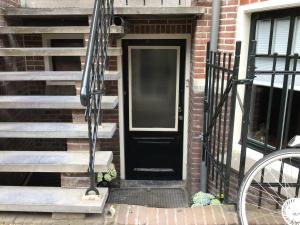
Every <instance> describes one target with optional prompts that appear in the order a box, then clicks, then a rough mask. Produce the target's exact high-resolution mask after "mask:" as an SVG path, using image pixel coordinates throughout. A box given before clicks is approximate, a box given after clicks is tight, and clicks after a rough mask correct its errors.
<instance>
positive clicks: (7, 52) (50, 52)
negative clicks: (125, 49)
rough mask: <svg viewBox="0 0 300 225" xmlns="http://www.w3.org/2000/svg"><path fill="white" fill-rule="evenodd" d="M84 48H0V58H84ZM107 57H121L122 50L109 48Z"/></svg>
mask: <svg viewBox="0 0 300 225" xmlns="http://www.w3.org/2000/svg"><path fill="white" fill-rule="evenodd" d="M86 50H87V49H86V47H49V48H48V47H40V48H39V47H37V48H0V56H85V55H86ZM107 54H108V56H121V55H122V49H121V48H118V47H109V48H108V50H107Z"/></svg>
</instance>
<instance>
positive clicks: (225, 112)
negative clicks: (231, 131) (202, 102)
mask: <svg viewBox="0 0 300 225" xmlns="http://www.w3.org/2000/svg"><path fill="white" fill-rule="evenodd" d="M231 59H232V54H231V53H229V55H228V63H227V77H226V80H227V84H226V86H228V84H229V82H228V77H229V76H230V75H229V72H228V71H229V70H230V69H231ZM225 68H226V67H225ZM224 80H225V76H224ZM227 113H228V96H227V98H226V101H225V106H224V117H223V119H224V121H223V137H222V153H221V165H222V167H221V175H222V176H223V173H224V160H225V147H226V145H225V143H226V131H227ZM222 186H223V181H222V183H221V184H220V194H221V193H222V189H223V187H222Z"/></svg>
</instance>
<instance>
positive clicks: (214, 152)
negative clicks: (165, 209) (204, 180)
mask: <svg viewBox="0 0 300 225" xmlns="http://www.w3.org/2000/svg"><path fill="white" fill-rule="evenodd" d="M216 57H217V69H216V73H217V77H216V81H217V85H216V97H215V113H217V112H216V109H217V107H218V100H219V83H220V66H221V64H220V61H221V53H220V52H218V53H217V55H216ZM217 121H218V120H217V118H216V120H215V125H214V144H213V153H212V160H213V161H215V154H216V140H217ZM217 163H218V162H217ZM216 172H217V170H216ZM214 177H215V167H213V168H212V180H214ZM216 186H217V187H218V183H216Z"/></svg>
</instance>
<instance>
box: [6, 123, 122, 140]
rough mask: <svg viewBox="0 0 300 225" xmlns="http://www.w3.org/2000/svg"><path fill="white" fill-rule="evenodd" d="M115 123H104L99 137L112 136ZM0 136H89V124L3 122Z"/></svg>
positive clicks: (99, 131) (100, 128)
mask: <svg viewBox="0 0 300 225" xmlns="http://www.w3.org/2000/svg"><path fill="white" fill-rule="evenodd" d="M116 129H117V127H116V124H115V123H102V125H101V126H99V129H98V137H99V138H112V137H113V135H114V133H115V131H116ZM0 138H75V139H77V138H88V125H87V124H76V123H46V122H35V123H32V122H1V123H0Z"/></svg>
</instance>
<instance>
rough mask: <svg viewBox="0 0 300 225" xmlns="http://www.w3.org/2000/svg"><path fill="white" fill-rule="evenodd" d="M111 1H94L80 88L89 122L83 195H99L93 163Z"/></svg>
mask: <svg viewBox="0 0 300 225" xmlns="http://www.w3.org/2000/svg"><path fill="white" fill-rule="evenodd" d="M113 3H114V0H95V4H94V12H93V17H92V21H91V28H90V36H89V41H88V47H87V53H86V62H85V66H84V71H83V77H82V83H81V90H80V101H81V104H82V105H83V106H85V107H86V112H85V119H86V121H87V122H88V135H89V148H90V149H89V154H90V157H89V166H88V173H89V177H90V187H89V188H88V190H87V191H86V195H88V194H90V193H91V192H94V193H95V194H96V195H99V192H98V190H97V188H96V177H95V171H94V163H95V153H96V146H97V139H98V127H99V126H100V125H101V123H102V109H101V99H102V96H103V95H104V93H105V85H104V72H105V69H106V66H107V63H108V55H107V50H108V45H109V35H110V26H111V25H112V23H113Z"/></svg>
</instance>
